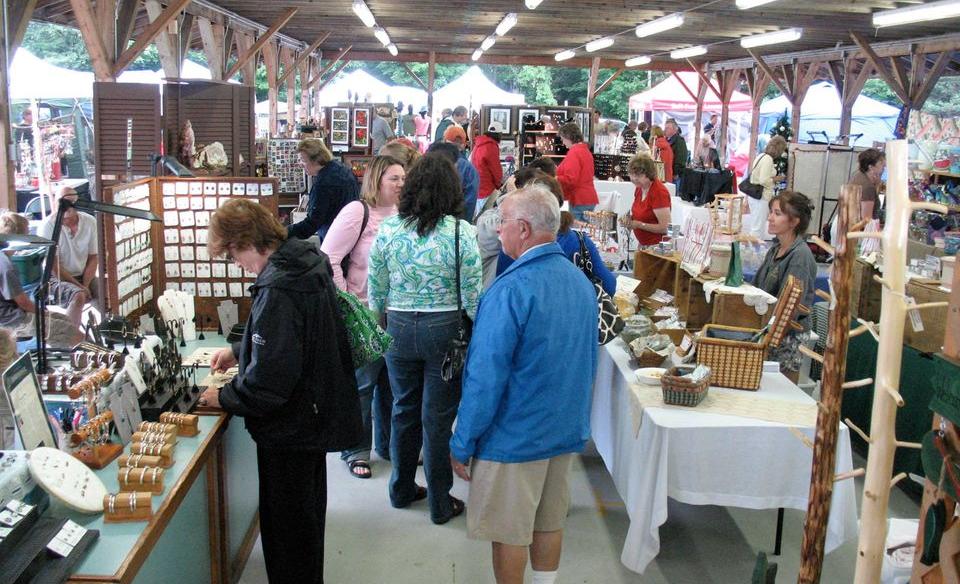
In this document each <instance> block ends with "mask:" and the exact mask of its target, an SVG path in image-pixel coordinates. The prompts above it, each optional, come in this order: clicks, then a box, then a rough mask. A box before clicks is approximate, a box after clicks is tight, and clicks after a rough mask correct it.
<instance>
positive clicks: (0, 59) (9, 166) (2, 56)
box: [0, 26, 17, 210]
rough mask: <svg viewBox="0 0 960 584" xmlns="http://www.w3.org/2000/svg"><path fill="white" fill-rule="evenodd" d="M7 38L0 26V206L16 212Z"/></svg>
mask: <svg viewBox="0 0 960 584" xmlns="http://www.w3.org/2000/svg"><path fill="white" fill-rule="evenodd" d="M10 28H11V29H12V28H13V27H10ZM7 38H8V37H7V27H5V26H0V205H3V206H4V207H5V208H7V209H13V210H16V208H17V189H16V181H15V180H14V179H15V176H16V175H15V173H16V165H15V164H14V157H15V154H14V153H15V152H16V151H17V145H16V144H15V143H14V140H13V129H12V128H11V127H10V97H9V96H10V81H9V71H8V70H7V64H8V63H9V62H10V61H11V60H12V59H9V58H8V55H7Z"/></svg>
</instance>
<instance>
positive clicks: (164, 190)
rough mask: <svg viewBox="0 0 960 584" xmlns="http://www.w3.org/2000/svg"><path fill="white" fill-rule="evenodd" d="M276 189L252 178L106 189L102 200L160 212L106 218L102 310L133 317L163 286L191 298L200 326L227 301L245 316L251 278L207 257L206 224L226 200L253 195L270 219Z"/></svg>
mask: <svg viewBox="0 0 960 584" xmlns="http://www.w3.org/2000/svg"><path fill="white" fill-rule="evenodd" d="M276 193H277V179H275V178H252V177H210V178H177V177H160V178H149V179H143V180H139V181H136V182H133V183H129V184H123V185H114V186H113V187H109V188H106V189H104V199H105V201H106V202H113V203H115V204H119V205H127V206H132V207H137V208H142V209H149V210H150V211H152V212H153V213H155V214H156V215H158V216H161V217H163V222H162V223H158V224H154V225H150V224H149V222H146V221H141V220H136V219H126V218H118V217H113V216H108V215H104V219H103V220H104V256H105V265H106V266H107V270H106V285H105V289H106V299H107V306H106V307H105V308H106V309H107V310H108V311H110V312H114V313H119V314H120V315H121V316H124V317H127V318H131V319H136V318H138V317H139V316H140V315H142V314H147V313H150V312H153V311H154V310H153V308H154V303H153V301H154V299H155V298H156V297H157V296H159V295H160V294H161V293H162V292H163V291H164V290H181V291H183V292H187V293H188V294H192V295H194V296H195V297H196V316H197V325H198V327H199V328H215V327H216V324H215V323H217V322H218V320H219V319H218V315H217V305H218V304H219V303H220V302H221V301H223V300H227V299H232V300H234V301H236V302H237V304H238V307H239V309H240V315H239V316H240V318H241V320H242V319H244V318H246V314H247V312H248V311H249V309H250V299H249V297H248V291H249V288H250V286H251V285H252V284H253V282H254V280H255V278H256V276H255V274H253V273H251V272H246V271H244V270H242V269H241V268H239V267H238V266H236V265H234V264H231V263H229V262H227V261H226V260H224V259H217V258H211V257H210V255H209V252H208V251H207V241H208V230H207V226H208V225H209V222H210V216H211V215H212V214H213V212H214V211H216V210H217V209H218V208H219V207H220V206H221V205H223V204H224V203H225V202H227V201H228V200H230V199H232V198H248V199H250V200H254V201H256V202H257V203H259V204H261V205H264V206H265V207H266V208H267V210H268V211H270V213H271V214H273V215H274V216H276V214H277V212H278V197H277V196H276ZM142 224H146V227H144V225H142ZM144 229H145V230H144Z"/></svg>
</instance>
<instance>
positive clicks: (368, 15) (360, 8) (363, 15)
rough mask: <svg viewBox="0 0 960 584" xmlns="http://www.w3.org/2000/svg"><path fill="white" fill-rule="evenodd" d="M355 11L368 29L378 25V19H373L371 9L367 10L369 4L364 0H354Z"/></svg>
mask: <svg viewBox="0 0 960 584" xmlns="http://www.w3.org/2000/svg"><path fill="white" fill-rule="evenodd" d="M353 11H354V12H355V13H356V15H357V16H358V17H360V20H361V21H362V22H363V25H364V26H366V27H367V28H369V27H371V26H373V25H375V24H376V23H377V19H376V18H374V17H373V13H372V12H370V9H369V8H367V4H366V3H365V2H364V1H363V0H353Z"/></svg>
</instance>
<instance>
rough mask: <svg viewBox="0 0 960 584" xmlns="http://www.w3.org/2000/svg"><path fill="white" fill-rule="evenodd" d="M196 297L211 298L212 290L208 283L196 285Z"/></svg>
mask: <svg viewBox="0 0 960 584" xmlns="http://www.w3.org/2000/svg"><path fill="white" fill-rule="evenodd" d="M197 296H200V297H204V298H209V297H211V296H213V290H212V287H211V286H210V282H200V283H198V284H197Z"/></svg>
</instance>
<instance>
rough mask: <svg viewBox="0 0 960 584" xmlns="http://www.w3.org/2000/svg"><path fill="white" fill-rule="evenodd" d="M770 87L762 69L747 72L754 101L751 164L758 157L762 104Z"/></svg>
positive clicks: (751, 129) (751, 121) (751, 118)
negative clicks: (758, 135)
mask: <svg viewBox="0 0 960 584" xmlns="http://www.w3.org/2000/svg"><path fill="white" fill-rule="evenodd" d="M769 85H770V76H769V75H768V74H767V73H766V72H765V71H763V69H762V68H758V69H748V70H747V87H748V88H749V89H750V99H751V100H752V101H753V112H752V113H751V115H750V164H751V165H752V164H753V160H754V158H756V157H757V134H759V133H760V103H761V102H762V101H763V95H764V94H765V93H766V92H767V87H768V86H769Z"/></svg>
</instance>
